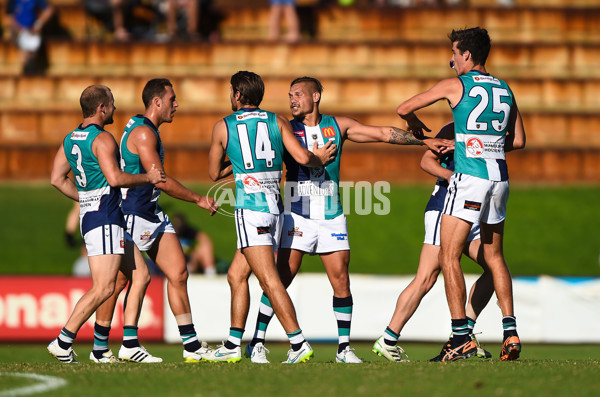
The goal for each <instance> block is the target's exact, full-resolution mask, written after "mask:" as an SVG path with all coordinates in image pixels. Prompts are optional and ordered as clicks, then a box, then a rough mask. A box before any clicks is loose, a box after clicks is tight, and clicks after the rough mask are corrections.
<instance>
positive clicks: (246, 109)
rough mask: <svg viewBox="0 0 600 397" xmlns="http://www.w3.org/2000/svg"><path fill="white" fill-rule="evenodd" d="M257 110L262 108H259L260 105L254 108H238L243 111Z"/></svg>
mask: <svg viewBox="0 0 600 397" xmlns="http://www.w3.org/2000/svg"><path fill="white" fill-rule="evenodd" d="M257 110H260V109H259V108H258V106H255V107H252V108H246V107H243V108H240V110H238V111H242V112H256V111H257Z"/></svg>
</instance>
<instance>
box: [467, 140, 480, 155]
mask: <svg viewBox="0 0 600 397" xmlns="http://www.w3.org/2000/svg"><path fill="white" fill-rule="evenodd" d="M467 151H468V152H469V153H470V154H471V155H472V156H481V155H482V154H483V142H481V140H480V139H479V138H476V137H473V138H471V139H469V140H468V141H467Z"/></svg>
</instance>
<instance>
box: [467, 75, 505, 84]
mask: <svg viewBox="0 0 600 397" xmlns="http://www.w3.org/2000/svg"><path fill="white" fill-rule="evenodd" d="M473 81H474V82H476V83H490V84H498V85H500V80H498V79H497V78H495V77H492V76H482V75H479V76H473Z"/></svg>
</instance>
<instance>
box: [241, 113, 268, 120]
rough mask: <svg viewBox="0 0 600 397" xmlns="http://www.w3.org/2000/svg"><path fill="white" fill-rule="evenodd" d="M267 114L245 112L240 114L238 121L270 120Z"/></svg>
mask: <svg viewBox="0 0 600 397" xmlns="http://www.w3.org/2000/svg"><path fill="white" fill-rule="evenodd" d="M268 118H269V116H267V112H244V113H243V114H238V115H237V116H236V119H238V120H247V119H268Z"/></svg>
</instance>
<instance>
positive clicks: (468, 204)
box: [465, 200, 481, 211]
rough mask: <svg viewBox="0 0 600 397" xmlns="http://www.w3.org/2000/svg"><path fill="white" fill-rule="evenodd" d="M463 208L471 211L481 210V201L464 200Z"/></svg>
mask: <svg viewBox="0 0 600 397" xmlns="http://www.w3.org/2000/svg"><path fill="white" fill-rule="evenodd" d="M465 209H466V210H471V211H481V203H478V202H476V201H469V200H465Z"/></svg>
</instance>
